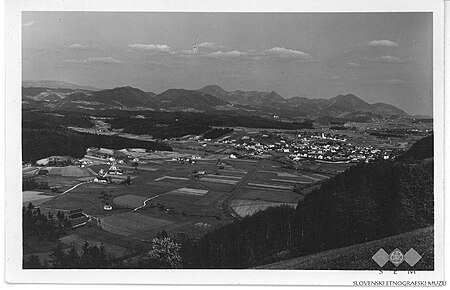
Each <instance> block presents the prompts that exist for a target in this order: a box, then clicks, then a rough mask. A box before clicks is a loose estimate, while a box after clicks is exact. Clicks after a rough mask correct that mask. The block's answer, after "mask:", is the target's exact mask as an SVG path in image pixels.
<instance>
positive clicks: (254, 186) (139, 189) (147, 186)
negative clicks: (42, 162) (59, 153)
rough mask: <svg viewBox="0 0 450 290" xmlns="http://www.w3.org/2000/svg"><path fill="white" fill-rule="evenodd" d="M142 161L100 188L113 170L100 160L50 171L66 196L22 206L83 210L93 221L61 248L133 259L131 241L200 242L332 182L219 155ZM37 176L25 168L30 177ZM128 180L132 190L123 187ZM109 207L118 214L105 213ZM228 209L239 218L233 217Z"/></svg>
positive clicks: (36, 198) (32, 197) (39, 196)
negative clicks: (91, 248) (175, 238)
mask: <svg viewBox="0 0 450 290" xmlns="http://www.w3.org/2000/svg"><path fill="white" fill-rule="evenodd" d="M137 156H139V158H140V162H139V166H138V167H137V170H136V168H134V167H132V166H130V165H129V164H128V165H122V164H119V165H118V166H119V167H120V168H122V169H123V171H124V172H123V174H122V175H111V178H112V180H113V183H96V182H93V179H94V177H96V176H97V174H98V172H99V171H100V170H103V171H107V170H108V168H109V167H110V166H111V165H110V163H109V164H108V162H107V161H106V160H104V161H102V160H101V159H99V158H97V159H95V160H94V161H95V162H94V161H93V163H92V164H90V165H88V166H86V167H84V168H74V167H69V168H66V167H62V168H56V167H55V168H50V170H49V174H48V175H47V176H41V177H39V179H41V180H44V181H46V182H47V183H48V184H49V186H58V188H60V190H59V191H58V192H54V193H52V192H50V190H39V191H29V192H24V193H23V201H24V203H25V202H29V201H31V202H33V204H35V205H39V206H40V207H41V208H42V209H43V210H44V211H52V212H53V213H56V212H57V211H65V212H68V211H69V210H73V209H78V208H81V209H82V211H83V213H84V214H85V215H86V216H88V217H89V219H90V221H89V222H88V224H87V226H84V227H80V228H77V229H75V230H73V232H71V233H70V235H69V236H67V237H64V239H63V240H62V242H63V243H64V244H65V245H69V244H74V245H75V246H76V247H79V246H80V245H81V244H83V243H84V241H89V243H92V244H99V243H100V244H102V243H103V244H104V245H105V248H106V250H107V251H109V252H112V253H115V254H120V255H122V254H124V253H126V251H125V250H124V249H126V248H127V246H126V243H128V242H130V243H136V244H137V247H141V246H142V247H147V246H148V244H146V243H148V242H149V241H151V240H152V238H153V237H155V236H156V234H158V232H161V231H163V230H164V231H166V232H167V233H169V234H171V235H186V236H189V237H199V236H201V235H203V234H205V233H207V232H208V231H211V230H212V229H214V228H215V227H217V226H219V225H223V224H226V223H229V222H231V221H232V220H233V219H234V218H241V217H245V216H249V215H252V214H254V213H256V212H258V211H260V210H264V209H266V208H268V207H273V206H281V205H286V206H290V207H296V206H297V204H298V202H299V201H300V200H302V199H303V198H304V194H302V193H297V192H294V191H293V187H294V186H299V187H300V188H303V189H304V190H305V192H306V191H307V190H309V189H310V188H313V187H314V186H317V184H319V183H320V182H321V181H323V180H326V179H327V178H328V177H329V176H328V175H327V174H321V173H320V174H319V173H316V172H308V171H295V170H293V169H287V168H283V167H281V166H280V164H279V163H277V162H275V161H270V160H241V159H228V158H226V157H225V156H215V158H216V159H197V160H196V162H195V164H191V163H184V164H182V163H181V162H179V161H178V160H174V159H173V158H174V157H176V156H178V157H179V156H183V154H181V153H177V154H165V153H164V152H159V153H155V154H147V155H142V154H141V155H139V154H137ZM147 158H148V159H147ZM218 158H220V160H221V161H220V164H219V162H218ZM36 170H38V168H34V169H33V168H26V169H24V176H25V175H30V174H33V172H34V173H35V172H36ZM199 172H201V174H199ZM194 173H197V176H196V177H193V174H194ZM128 177H130V180H131V185H125V184H120V181H122V180H125V179H126V178H128ZM63 192H65V193H64V194H62V193H63ZM106 203H108V204H110V205H111V206H112V210H108V211H106V210H104V208H103V207H104V205H105V204H106ZM229 210H232V211H233V212H234V213H235V214H234V215H233V216H230V215H229V214H228V212H229ZM95 232H98V233H99V234H98V235H95V234H94V233H95ZM112 241H117V243H116V242H112ZM142 243H144V244H142ZM124 245H125V246H124Z"/></svg>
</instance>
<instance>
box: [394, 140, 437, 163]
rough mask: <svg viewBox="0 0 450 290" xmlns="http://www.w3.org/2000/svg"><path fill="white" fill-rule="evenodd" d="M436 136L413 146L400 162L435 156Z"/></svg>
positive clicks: (401, 157) (400, 158)
mask: <svg viewBox="0 0 450 290" xmlns="http://www.w3.org/2000/svg"><path fill="white" fill-rule="evenodd" d="M433 140H434V135H433V134H432V135H429V136H427V137H425V138H422V139H420V140H419V141H417V142H416V143H414V144H413V146H412V147H411V149H409V150H408V151H407V152H406V153H405V154H403V155H402V156H400V157H399V158H398V160H399V161H404V160H421V159H426V158H431V157H433V156H434V147H433V146H434V142H433Z"/></svg>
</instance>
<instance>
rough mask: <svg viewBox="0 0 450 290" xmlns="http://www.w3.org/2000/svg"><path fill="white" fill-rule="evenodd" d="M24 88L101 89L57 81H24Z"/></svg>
mask: <svg viewBox="0 0 450 290" xmlns="http://www.w3.org/2000/svg"><path fill="white" fill-rule="evenodd" d="M22 87H35V88H50V89H74V90H86V91H98V90H100V89H99V88H94V87H91V86H80V85H76V84H71V83H67V82H63V81H56V80H40V81H35V80H24V81H22Z"/></svg>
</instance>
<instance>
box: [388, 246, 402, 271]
mask: <svg viewBox="0 0 450 290" xmlns="http://www.w3.org/2000/svg"><path fill="white" fill-rule="evenodd" d="M403 260H404V257H403V253H402V251H400V250H399V249H395V250H393V251H392V253H391V254H390V255H389V261H391V263H392V264H394V265H395V267H398V266H399V265H400V264H401V263H402V262H403Z"/></svg>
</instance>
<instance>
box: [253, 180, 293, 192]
mask: <svg viewBox="0 0 450 290" xmlns="http://www.w3.org/2000/svg"><path fill="white" fill-rule="evenodd" d="M247 185H250V186H254V187H262V188H271V189H284V190H292V187H291V186H283V185H273V184H262V183H251V182H249V183H247Z"/></svg>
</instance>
